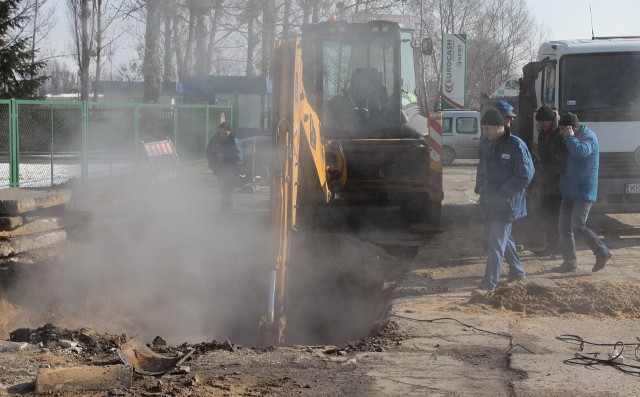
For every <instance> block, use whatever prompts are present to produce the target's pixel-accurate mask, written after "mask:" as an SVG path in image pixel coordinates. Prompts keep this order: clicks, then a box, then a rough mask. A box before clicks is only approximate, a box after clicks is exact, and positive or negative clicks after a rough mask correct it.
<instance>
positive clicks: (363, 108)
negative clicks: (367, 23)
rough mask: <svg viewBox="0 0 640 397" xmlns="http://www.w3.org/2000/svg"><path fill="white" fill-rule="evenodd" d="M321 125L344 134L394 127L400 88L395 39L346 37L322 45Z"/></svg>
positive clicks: (397, 52) (324, 42) (391, 37)
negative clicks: (394, 98) (394, 115)
mask: <svg viewBox="0 0 640 397" xmlns="http://www.w3.org/2000/svg"><path fill="white" fill-rule="evenodd" d="M320 45H321V50H322V51H321V54H322V57H321V60H320V61H321V62H322V66H321V70H322V99H323V115H322V122H323V124H324V126H325V127H328V128H331V129H334V130H341V131H363V132H366V131H373V130H380V129H384V128H391V127H392V126H393V124H394V121H395V120H396V118H395V117H393V113H394V112H398V109H399V105H398V106H395V105H392V98H393V97H394V93H395V92H396V87H398V86H399V83H400V79H399V74H400V69H399V67H398V62H397V58H398V56H399V51H398V48H397V43H396V41H395V40H394V36H390V35H386V36H385V35H380V36H375V35H374V36H373V37H369V36H367V37H363V36H358V35H350V36H345V37H343V38H340V39H334V38H332V39H326V40H324V41H322V42H321V44H320Z"/></svg>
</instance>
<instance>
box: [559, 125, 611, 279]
mask: <svg viewBox="0 0 640 397" xmlns="http://www.w3.org/2000/svg"><path fill="white" fill-rule="evenodd" d="M559 124H560V132H561V133H562V135H563V136H564V139H565V144H566V146H567V150H568V151H569V157H568V158H567V167H566V170H565V172H564V174H562V176H561V177H560V191H561V193H562V204H560V219H559V222H558V231H559V233H560V238H561V243H562V257H563V258H564V262H563V263H562V265H561V266H560V267H559V268H557V269H556V270H557V271H560V272H575V271H576V270H577V269H578V259H577V257H576V243H575V238H574V233H575V232H577V233H578V234H579V235H581V236H582V238H583V239H584V240H585V242H586V243H587V245H588V246H589V248H590V249H591V251H593V253H594V254H595V256H596V263H595V265H594V266H593V269H592V271H594V272H597V271H598V270H601V269H603V268H604V267H605V265H606V264H607V262H608V261H609V259H611V256H612V255H613V254H612V252H611V250H610V249H609V248H607V246H606V245H605V244H604V243H603V242H602V241H600V239H598V236H596V235H595V233H593V231H591V229H589V228H588V227H587V218H588V217H589V210H590V209H591V206H592V205H593V203H594V202H595V201H596V198H597V195H598V167H599V152H600V147H599V145H598V138H597V137H596V134H595V133H594V132H593V131H591V130H590V129H589V128H588V127H587V126H584V125H580V123H579V120H578V116H576V115H575V114H573V113H565V114H563V115H562V116H561V117H560V122H559Z"/></svg>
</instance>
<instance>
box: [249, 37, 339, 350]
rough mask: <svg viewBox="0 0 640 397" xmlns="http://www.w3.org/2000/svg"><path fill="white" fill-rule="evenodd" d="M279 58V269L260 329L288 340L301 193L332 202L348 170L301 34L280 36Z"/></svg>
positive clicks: (275, 243) (274, 216) (275, 182)
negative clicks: (307, 69)
mask: <svg viewBox="0 0 640 397" xmlns="http://www.w3.org/2000/svg"><path fill="white" fill-rule="evenodd" d="M273 60H274V61H273V68H272V71H273V82H274V87H273V96H272V98H273V100H272V103H273V109H272V120H273V124H274V128H272V136H271V138H272V145H273V148H272V149H273V157H272V163H271V193H270V194H271V196H270V203H271V206H270V211H271V213H270V217H271V231H270V232H271V238H272V239H273V240H272V241H271V244H270V247H272V250H273V251H272V252H271V253H270V258H271V263H272V264H273V268H272V269H271V271H270V275H269V296H268V311H267V314H266V315H264V316H263V317H262V319H261V322H260V331H261V334H262V336H263V337H264V338H266V339H267V340H269V341H272V342H274V343H278V344H282V343H284V331H285V328H286V316H285V307H286V280H287V279H286V275H287V267H288V264H289V254H290V245H291V237H292V233H293V232H294V231H296V230H297V222H298V216H297V215H298V214H297V210H298V203H299V197H300V196H304V198H305V201H307V200H309V201H317V202H320V203H328V202H329V200H330V198H331V192H330V189H329V187H330V185H331V184H332V183H334V184H335V183H342V184H344V181H345V179H346V169H345V165H344V160H343V158H342V157H341V155H340V149H339V148H336V147H335V145H330V146H329V147H328V150H329V151H331V152H334V153H335V154H337V155H336V156H331V157H332V159H334V160H333V161H330V163H331V164H330V165H327V161H326V157H325V150H326V148H325V146H324V143H323V140H322V137H321V136H320V122H319V119H318V116H317V114H316V113H315V111H314V110H313V108H312V107H311V105H310V104H309V101H308V100H307V95H306V92H305V89H304V85H303V81H302V50H301V47H300V38H299V37H298V38H295V39H291V40H288V41H276V45H275V51H274V56H273ZM335 158H337V160H335ZM336 171H337V172H336ZM336 176H337V177H336ZM301 179H304V182H305V183H304V184H301Z"/></svg>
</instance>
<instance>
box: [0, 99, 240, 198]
mask: <svg viewBox="0 0 640 397" xmlns="http://www.w3.org/2000/svg"><path fill="white" fill-rule="evenodd" d="M223 113H224V115H225V118H226V120H228V121H230V120H232V119H233V108H232V107H230V106H211V105H148V104H125V103H123V104H119V103H101V102H64V101H32V100H14V99H12V100H0V128H1V129H2V131H3V133H2V134H0V188H7V187H46V186H53V185H56V184H61V183H64V182H66V181H68V180H70V179H74V178H77V179H80V180H88V179H95V178H100V177H105V176H110V175H118V174H126V173H134V172H138V171H140V170H148V169H150V165H149V163H148V161H147V158H146V155H145V152H144V148H143V144H142V143H143V142H153V141H159V140H164V139H171V140H172V141H173V144H174V147H175V149H176V153H177V154H178V157H179V158H180V160H181V161H182V163H183V164H184V163H190V162H196V161H201V160H204V158H205V148H206V145H207V142H208V141H209V137H210V136H211V135H212V134H214V133H215V131H216V129H217V126H218V124H219V123H220V119H221V116H222V114H223Z"/></svg>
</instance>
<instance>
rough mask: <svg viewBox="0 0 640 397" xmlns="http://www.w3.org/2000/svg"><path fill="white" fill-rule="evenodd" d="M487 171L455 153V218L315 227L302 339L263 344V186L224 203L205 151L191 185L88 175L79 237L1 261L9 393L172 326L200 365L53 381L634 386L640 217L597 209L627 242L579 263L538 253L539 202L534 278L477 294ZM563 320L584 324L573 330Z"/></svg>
mask: <svg viewBox="0 0 640 397" xmlns="http://www.w3.org/2000/svg"><path fill="white" fill-rule="evenodd" d="M474 177H475V174H474V165H473V163H472V162H468V163H464V162H463V163H460V164H458V163H456V164H454V165H453V166H451V167H447V168H446V169H445V197H446V198H445V203H444V204H445V205H444V207H443V208H444V214H443V230H442V232H441V233H430V234H413V233H409V232H408V230H407V229H406V227H404V225H402V224H401V223H400V222H399V221H398V218H399V217H398V213H397V211H394V210H383V209H371V210H369V211H360V212H356V213H349V214H346V213H340V211H338V213H337V214H333V215H327V216H326V217H325V218H324V220H325V222H324V223H326V225H324V226H323V229H320V230H314V231H313V232H309V233H305V234H304V235H303V236H302V237H301V238H300V239H299V240H298V244H299V246H298V248H299V249H300V251H299V252H298V254H297V256H298V258H304V259H303V260H299V262H298V264H297V267H296V268H294V269H295V272H294V271H293V269H292V275H291V277H292V280H291V281H290V282H291V284H293V287H292V288H291V291H292V292H291V296H293V298H292V297H290V302H291V306H290V308H291V312H290V318H289V319H288V323H289V327H290V328H289V334H288V335H289V339H288V340H289V342H290V343H292V344H295V345H291V346H287V347H270V346H269V347H265V346H263V345H261V343H260V339H259V338H258V337H257V333H256V329H257V321H258V319H259V317H260V315H262V314H264V311H265V310H266V303H265V301H266V299H265V296H264V295H265V291H266V286H265V285H266V277H264V269H265V267H267V266H268V262H269V258H268V255H267V253H268V239H267V238H266V236H267V235H268V234H267V231H268V227H267V199H268V195H267V194H266V192H264V191H262V192H257V193H250V194H243V193H239V194H238V195H237V196H236V209H235V211H234V213H233V214H232V215H231V216H228V215H224V214H219V213H217V212H216V209H217V194H216V187H215V183H214V181H213V179H212V178H211V177H210V176H209V175H206V174H205V173H203V172H201V171H200V170H197V169H196V170H193V173H192V175H191V176H189V177H188V178H185V180H188V183H186V184H185V183H184V182H183V183H179V184H173V185H171V184H169V185H166V184H165V185H162V186H158V185H154V184H151V183H148V182H145V181H144V180H143V181H127V183H116V184H114V185H113V186H108V187H104V186H102V187H99V188H98V187H94V188H92V189H91V190H87V189H83V190H82V191H79V192H78V193H77V194H76V196H75V199H76V201H75V202H74V204H73V206H72V208H71V210H78V211H80V210H82V211H84V210H91V213H92V215H91V222H90V225H87V226H86V227H83V228H82V229H79V230H77V231H76V234H75V238H73V239H72V240H71V241H70V243H69V244H68V246H67V247H66V249H65V250H63V251H64V252H63V253H57V255H55V256H53V255H49V256H47V255H45V254H43V255H41V256H39V257H36V258H32V260H31V261H30V262H33V263H31V264H30V265H25V264H22V265H20V266H17V268H19V269H20V270H19V271H12V272H9V273H7V272H5V273H3V274H11V275H12V277H11V278H10V280H4V281H5V283H3V289H2V290H1V291H0V313H1V315H0V339H4V340H5V341H4V342H3V343H4V344H0V396H1V395H34V394H35V390H34V387H35V384H34V381H35V378H36V375H37V373H38V372H39V371H41V370H43V369H47V368H58V367H60V368H66V367H77V366H87V365H100V364H105V363H114V362H116V361H117V360H118V356H117V354H116V352H115V348H117V347H118V346H119V345H120V344H121V343H123V342H124V341H125V340H127V338H130V337H132V336H135V335H138V337H139V338H141V339H142V340H144V341H145V342H147V343H151V342H152V341H153V340H154V337H155V336H162V338H164V339H166V340H167V341H168V342H169V345H168V346H161V345H152V346H151V347H152V348H153V349H154V350H155V351H157V352H158V353H160V354H164V355H167V356H177V355H180V354H183V353H185V352H186V351H189V350H191V349H194V353H193V355H192V356H191V358H190V359H188V360H187V361H186V362H185V363H184V364H183V366H186V367H188V368H182V370H180V371H173V372H170V373H168V374H166V375H164V376H162V377H160V378H157V377H153V376H144V375H138V374H136V375H134V378H133V385H132V387H131V388H128V389H112V390H103V391H76V392H73V391H59V392H56V394H55V395H59V396H80V395H81V396H106V395H110V396H112V395H120V396H142V395H144V396H160V395H172V396H264V395H272V396H294V395H296V396H298V395H300V396H400V395H402V396H405V395H406V396H411V395H415V396H424V395H433V396H502V395H504V396H589V395H594V396H595V395H598V396H602V395H611V396H614V395H615V396H617V395H634V394H635V390H636V389H637V381H638V373H637V371H638V370H639V369H640V368H634V367H638V366H640V361H638V360H637V359H636V357H635V354H634V349H635V348H636V346H637V344H638V340H637V339H636V337H637V336H638V329H639V327H638V325H640V319H639V314H640V312H639V308H640V287H639V285H640V284H638V281H639V279H640V265H638V263H637V261H636V259H635V257H636V255H637V252H638V250H637V245H638V244H639V243H640V234H639V233H638V230H639V227H640V217H638V215H635V214H634V215H615V216H606V215H597V216H596V215H594V216H593V217H592V226H593V228H594V230H596V231H597V232H599V233H601V234H602V235H603V236H604V237H605V239H606V242H607V244H608V245H609V246H610V247H611V248H613V250H614V259H613V260H612V262H611V263H610V264H609V265H608V266H607V267H606V268H605V269H604V270H602V271H601V272H598V273H591V271H590V270H591V266H592V262H593V257H592V255H591V254H590V252H588V250H586V248H585V247H581V248H580V252H579V260H580V263H581V267H580V271H579V272H578V273H575V274H572V275H564V274H558V273H553V272H552V271H551V269H552V268H553V267H554V266H557V265H558V264H559V261H557V260H555V261H554V260H551V258H539V257H535V256H534V255H533V254H532V252H531V250H532V249H535V248H538V247H539V244H537V242H538V241H539V235H538V232H537V230H538V227H537V224H536V219H528V220H526V221H523V222H520V223H519V224H518V225H517V226H516V232H515V233H516V236H517V238H516V240H517V243H518V244H522V245H523V246H524V251H522V253H521V255H522V259H523V263H524V265H525V268H526V270H527V280H525V281H522V282H518V283H515V284H509V285H507V284H504V285H502V286H501V287H500V288H499V290H498V291H497V292H496V293H495V294H493V295H490V296H487V297H485V298H482V299H471V290H472V289H473V288H475V287H476V286H477V284H478V282H479V280H480V277H481V275H482V272H483V269H484V258H483V257H482V256H481V249H480V239H479V236H480V234H481V232H482V219H481V214H480V212H479V210H478V206H477V203H476V200H477V196H476V195H475V194H474V193H473V181H474ZM132 182H135V183H132ZM13 266H14V265H11V266H10V265H9V264H4V265H3V268H5V269H7V268H9V267H11V268H13ZM5 278H6V277H5ZM47 323H49V324H50V325H46V326H45V324H47ZM18 329H22V330H21V331H20V332H18V333H14V334H13V338H10V333H12V332H14V331H16V330H18ZM565 334H570V335H575V336H574V337H562V338H561V339H558V337H559V336H561V335H565ZM578 337H579V338H582V339H583V340H584V341H586V342H585V344H584V351H583V352H582V353H583V354H584V355H587V357H592V356H591V355H589V354H590V353H593V352H598V353H600V355H599V356H598V358H600V359H605V360H606V358H607V354H608V353H609V352H610V351H611V350H612V349H613V344H614V343H616V342H618V341H622V342H624V343H625V347H626V348H625V349H624V351H623V356H624V364H627V365H628V366H623V367H618V368H616V367H614V366H611V365H607V363H606V362H605V363H602V364H600V363H598V364H595V363H593V362H587V361H586V360H576V359H575V355H576V353H578V352H579V349H580V343H579V342H577V341H576V340H578ZM9 339H14V341H13V342H9ZM18 340H26V341H27V342H29V343H28V344H24V343H20V342H18ZM60 340H71V341H77V342H78V345H77V346H72V347H70V346H69V345H68V344H66V343H61V342H60ZM591 343H593V344H591ZM596 344H602V345H596ZM634 344H635V345H634ZM17 349H20V350H17ZM618 349H619V350H620V349H622V346H618ZM567 360H569V361H567ZM571 363H574V364H575V365H571ZM583 364H592V365H591V366H586V365H583ZM620 369H623V370H627V371H629V372H633V371H636V372H635V376H634V375H633V374H625V373H623V372H622V371H621V370H620Z"/></svg>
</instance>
